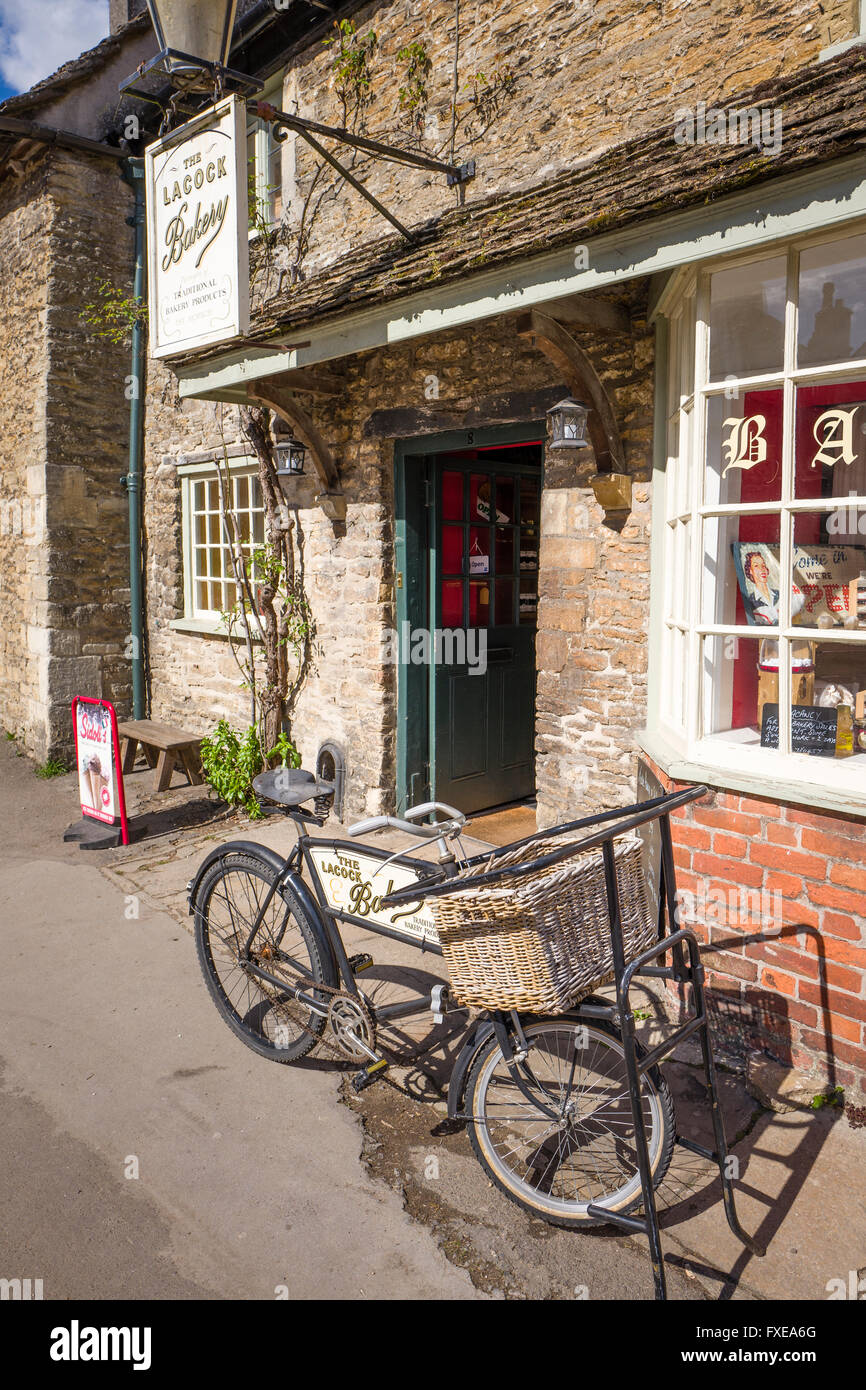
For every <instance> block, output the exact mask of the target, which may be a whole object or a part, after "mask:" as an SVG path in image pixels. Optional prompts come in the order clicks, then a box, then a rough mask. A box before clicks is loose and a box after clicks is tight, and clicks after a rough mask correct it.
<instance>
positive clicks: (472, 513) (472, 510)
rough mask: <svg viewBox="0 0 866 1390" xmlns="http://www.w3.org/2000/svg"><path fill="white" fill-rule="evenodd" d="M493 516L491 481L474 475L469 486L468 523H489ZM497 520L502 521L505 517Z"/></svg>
mask: <svg viewBox="0 0 866 1390" xmlns="http://www.w3.org/2000/svg"><path fill="white" fill-rule="evenodd" d="M493 516H494V506H493V480H492V479H491V478H488V477H486V476H483V475H480V474H477V473H475V474H473V475H472V478H471V480H470V484H469V519H470V521H490V520H491V519H492V518H493ZM497 519H501V520H503V521H504V520H505V517H502V518H497Z"/></svg>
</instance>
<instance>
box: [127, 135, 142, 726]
mask: <svg viewBox="0 0 866 1390" xmlns="http://www.w3.org/2000/svg"><path fill="white" fill-rule="evenodd" d="M122 174H123V178H124V179H125V180H126V182H127V183H128V184H129V185H130V187H131V188H132V189H133V190H134V192H135V212H134V213H133V214H132V216H131V217H127V219H126V221H127V225H128V226H130V227H134V228H135V282H134V287H133V298H134V299H135V301H136V302H139V301H143V300H144V296H145V288H146V277H147V267H146V261H145V255H146V229H145V213H144V160H143V159H140V158H129V159H128V160H127V161H126V162H125V164H124V165H123V166H122ZM144 334H145V328H144V325H143V324H142V323H140V322H136V323H135V324H134V325H133V329H132V380H131V383H130V385H131V394H130V401H129V472H128V473H126V474H125V475H124V477H122V478H121V480H120V481H121V483H122V485H123V486H124V487H125V488H126V495H127V498H128V499H129V594H130V605H129V606H130V625H131V631H132V714H133V718H134V719H144V718H145V690H144V618H143V603H142V577H141V480H142V471H143V470H142V455H143V443H144V440H143V429H142V426H143V423H144V370H145V346H144Z"/></svg>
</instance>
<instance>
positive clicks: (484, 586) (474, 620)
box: [469, 579, 490, 627]
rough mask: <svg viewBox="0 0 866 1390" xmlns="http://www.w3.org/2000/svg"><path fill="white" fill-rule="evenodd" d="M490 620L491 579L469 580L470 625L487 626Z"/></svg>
mask: <svg viewBox="0 0 866 1390" xmlns="http://www.w3.org/2000/svg"><path fill="white" fill-rule="evenodd" d="M489 620H490V581H489V580H487V579H470V581H469V626H470V627H487V624H488V622H489Z"/></svg>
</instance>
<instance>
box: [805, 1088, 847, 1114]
mask: <svg viewBox="0 0 866 1390" xmlns="http://www.w3.org/2000/svg"><path fill="white" fill-rule="evenodd" d="M844 1104H845V1092H844V1090H843V1088H842V1087H841V1086H834V1087H833V1089H832V1091H819V1092H818V1095H816V1096H813V1097H812V1109H813V1110H823V1109H824V1108H825V1107H826V1106H834V1107H835V1108H837V1109H839V1108H840V1107H842V1106H844Z"/></svg>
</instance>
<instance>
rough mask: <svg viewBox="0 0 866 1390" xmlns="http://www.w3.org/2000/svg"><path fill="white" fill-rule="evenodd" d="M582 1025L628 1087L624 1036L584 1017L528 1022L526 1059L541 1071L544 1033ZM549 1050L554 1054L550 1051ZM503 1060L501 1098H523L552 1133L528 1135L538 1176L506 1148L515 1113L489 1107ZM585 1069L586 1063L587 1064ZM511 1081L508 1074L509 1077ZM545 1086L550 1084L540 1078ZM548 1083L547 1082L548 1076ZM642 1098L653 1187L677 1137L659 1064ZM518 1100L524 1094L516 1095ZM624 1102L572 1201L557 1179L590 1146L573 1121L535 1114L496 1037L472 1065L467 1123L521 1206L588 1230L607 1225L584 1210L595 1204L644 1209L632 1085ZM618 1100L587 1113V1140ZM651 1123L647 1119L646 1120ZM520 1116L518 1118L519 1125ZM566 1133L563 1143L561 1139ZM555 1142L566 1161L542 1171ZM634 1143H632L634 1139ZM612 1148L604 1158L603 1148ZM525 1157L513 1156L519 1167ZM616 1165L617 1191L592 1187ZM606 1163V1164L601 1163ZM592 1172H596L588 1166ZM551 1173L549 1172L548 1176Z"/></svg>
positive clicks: (485, 1161)
mask: <svg viewBox="0 0 866 1390" xmlns="http://www.w3.org/2000/svg"><path fill="white" fill-rule="evenodd" d="M577 1028H585V1029H586V1030H587V1045H588V1047H589V1048H592V1049H593V1052H592V1056H593V1059H594V1058H596V1057H597V1055H598V1049H599V1048H601V1049H603V1050H604V1052H605V1053H607V1060H608V1061H616V1063H617V1065H616V1072H617V1073H618V1075H617V1076H616V1078H615V1084H617V1085H619V1084H620V1083H621V1084H622V1087H623V1088H624V1087H625V1065H624V1059H625V1053H624V1049H623V1045H622V1040H621V1038H620V1035H619V1033H618V1032H617V1030H616V1029H614V1028H613V1027H611V1026H608V1025H607V1024H605V1023H601V1022H592V1023H584V1022H582V1021H581V1020H580V1019H575V1018H565V1017H555V1018H549V1019H538V1020H534V1021H533V1022H531V1023H526V1024H525V1025H524V1032H525V1035H526V1039H527V1042H528V1043H529V1045H530V1050H529V1055H528V1058H527V1061H528V1063H529V1065H530V1067H532V1069H533V1071H535V1070H536V1069H537V1067H538V1063H539V1060H540V1056H539V1048H538V1042H539V1036H540V1034H542V1033H544V1032H547V1033H548V1034H551V1033H556V1032H558V1033H561V1034H566V1035H572V1036H573V1035H574V1032H575V1030H576V1029H577ZM548 1055H550V1054H549V1052H548ZM645 1055H646V1053H645V1051H644V1049H643V1048H641V1047H640V1046H638V1057H639V1058H640V1057H641V1056H645ZM497 1059H498V1063H499V1067H500V1069H501V1073H502V1075H501V1078H500V1087H499V1089H500V1091H501V1094H502V1095H503V1096H507V1097H508V1100H507V1104H508V1105H509V1107H511V1108H516V1106H518V1105H520V1104H521V1102H522V1104H523V1105H524V1106H525V1108H526V1116H525V1123H526V1124H530V1125H539V1124H540V1125H544V1126H546V1127H547V1132H545V1133H544V1134H538V1133H536V1134H535V1135H530V1136H529V1138H528V1139H527V1140H524V1141H522V1142H523V1147H525V1148H526V1149H528V1151H529V1158H528V1161H527V1162H526V1163H524V1164H523V1167H524V1168H525V1169H526V1171H527V1173H528V1172H531V1173H532V1175H533V1176H532V1178H527V1176H526V1174H524V1176H523V1177H521V1176H520V1175H519V1173H518V1172H517V1171H514V1170H513V1167H512V1166H510V1164H509V1161H508V1160H507V1157H506V1155H504V1154H503V1152H502V1151H501V1150H502V1137H501V1134H502V1132H503V1131H510V1132H508V1133H506V1136H505V1137H506V1138H507V1139H508V1141H509V1143H510V1141H512V1140H513V1139H515V1138H516V1137H517V1135H516V1134H515V1131H514V1125H515V1117H514V1116H510V1115H505V1116H502V1115H500V1116H498V1117H497V1115H496V1114H495V1113H494V1110H495V1107H491V1103H490V1100H491V1084H492V1083H493V1080H494V1077H495V1075H496V1072H497ZM557 1060H559V1061H562V1062H565V1061H566V1058H564V1057H560V1056H559V1049H558V1048H557ZM584 1070H586V1068H584ZM506 1078H507V1079H506ZM542 1084H544V1083H543V1082H542ZM548 1084H550V1083H549V1080H548ZM553 1084H554V1085H555V1084H560V1087H561V1079H560V1081H559V1082H558V1083H556V1082H555V1083H553ZM642 1096H643V1108H644V1117H645V1129H646V1130H647V1145H648V1149H649V1160H650V1172H651V1174H652V1178H653V1186H654V1187H658V1185H659V1184H660V1183H661V1181H662V1180H663V1178H664V1176H665V1173H666V1172H667V1170H668V1167H669V1165H670V1161H671V1157H672V1154H673V1147H674V1141H675V1137H676V1127H675V1121H674V1108H673V1101H672V1099H671V1095H670V1091H669V1089H668V1086H667V1083H666V1082H665V1080H664V1077H663V1076H662V1075H661V1073H660V1072H659V1070H658V1068H657V1067H652V1068H650V1070H649V1071H648V1072H646V1073H644V1075H643V1078H642ZM515 1097H519V1099H518V1100H515ZM614 1099H616V1100H617V1101H618V1102H619V1113H618V1115H616V1118H614V1117H613V1116H612V1115H610V1116H608V1117H607V1124H608V1125H609V1126H610V1134H609V1141H610V1142H609V1144H608V1145H605V1144H604V1143H603V1142H602V1143H601V1144H598V1145H596V1149H597V1152H596V1153H595V1154H594V1155H592V1156H590V1157H589V1163H588V1165H587V1169H586V1170H585V1172H584V1173H583V1175H582V1186H583V1187H584V1189H585V1197H582V1198H578V1182H577V1180H576V1181H575V1185H574V1199H573V1200H568V1199H567V1198H566V1197H564V1196H560V1195H558V1194H557V1193H554V1192H553V1190H552V1189H553V1186H554V1179H555V1178H556V1177H557V1174H559V1173H561V1171H562V1170H563V1169H564V1168H565V1163H566V1162H569V1163H571V1160H572V1159H574V1158H575V1156H577V1157H578V1159H580V1158H582V1157H583V1156H584V1155H587V1156H588V1150H589V1143H588V1142H583V1143H581V1142H578V1138H577V1136H576V1135H575V1132H574V1131H575V1126H574V1125H572V1126H571V1127H570V1128H569V1127H568V1126H567V1125H566V1123H565V1122H563V1124H562V1125H561V1127H560V1128H559V1130H555V1129H554V1127H553V1126H551V1124H550V1121H549V1120H548V1119H547V1118H546V1117H543V1116H542V1118H541V1119H540V1120H536V1119H533V1118H532V1111H533V1107H532V1106H531V1104H530V1102H529V1101H528V1100H527V1099H526V1098H525V1097H524V1096H523V1095H522V1093H521V1092H519V1090H518V1088H517V1086H516V1085H515V1083H514V1081H513V1080H512V1079H511V1077H510V1074H509V1073H508V1072H507V1070H506V1069H505V1063H504V1059H503V1058H502V1053H501V1051H500V1048H499V1043H498V1042H497V1040H496V1037H495V1036H494V1035H492V1036H491V1037H490V1038H488V1039H487V1040H486V1041H485V1042H484V1043H483V1044H482V1046H481V1048H480V1049H479V1052H478V1055H477V1057H476V1058H475V1061H474V1062H473V1065H472V1069H471V1071H470V1074H469V1079H468V1081H467V1085H466V1111H467V1114H468V1115H469V1116H470V1117H471V1119H470V1124H469V1136H470V1140H471V1143H472V1147H473V1149H474V1150H475V1154H476V1156H477V1158H478V1160H479V1162H480V1163H481V1165H482V1167H483V1168H484V1170H485V1172H486V1173H487V1175H488V1177H489V1178H490V1179H491V1181H492V1182H493V1183H495V1185H496V1186H497V1187H498V1188H499V1189H500V1190H501V1191H502V1192H504V1193H505V1194H506V1196H507V1197H509V1198H510V1199H511V1201H513V1202H516V1203H517V1205H518V1206H521V1207H523V1209H524V1210H525V1211H528V1212H529V1213H530V1214H531V1215H533V1216H535V1217H537V1218H541V1219H542V1220H544V1221H547V1222H549V1223H550V1224H551V1225H554V1226H564V1227H567V1228H570V1229H576V1228H578V1227H580V1228H587V1227H590V1226H601V1225H605V1224H608V1223H605V1222H604V1221H603V1219H602V1218H600V1217H595V1216H589V1215H588V1214H587V1212H586V1208H587V1207H588V1206H589V1205H590V1204H597V1205H599V1206H605V1207H607V1208H608V1209H609V1210H610V1211H613V1212H616V1213H617V1214H619V1215H627V1214H628V1213H629V1212H632V1211H634V1210H635V1208H637V1207H638V1206H640V1204H641V1202H642V1200H643V1197H642V1191H641V1185H640V1173H639V1170H638V1166H637V1155H636V1152H634V1151H629V1149H628V1145H627V1141H626V1138H625V1135H626V1133H627V1132H628V1131H630V1132H631V1133H632V1136H633V1132H634V1131H633V1126H632V1121H631V1107H630V1103H629V1098H628V1091H627V1089H623V1090H622V1092H621V1093H620V1094H619V1095H617V1096H616V1097H614ZM612 1103H613V1100H610V1101H607V1102H605V1103H604V1105H602V1106H596V1107H595V1110H594V1111H592V1112H590V1113H589V1114H588V1115H585V1116H584V1121H583V1125H582V1126H578V1127H580V1128H582V1129H583V1139H584V1140H587V1139H588V1137H589V1136H590V1135H591V1134H592V1130H591V1129H590V1128H589V1126H588V1121H589V1120H592V1119H593V1118H594V1115H595V1114H597V1113H598V1112H599V1111H600V1110H602V1109H605V1108H607V1107H608V1106H609V1105H611V1104H612ZM535 1114H540V1112H539V1111H535ZM579 1115H580V1105H579V1104H578V1106H577V1116H578V1117H579ZM647 1121H649V1123H647ZM519 1122H520V1121H518V1123H519ZM605 1128H606V1122H605V1121H597V1122H596V1125H595V1135H596V1137H597V1138H603V1136H604V1132H605ZM563 1133H566V1138H565V1140H562V1139H560V1138H559V1137H556V1138H555V1139H554V1135H557V1136H560V1135H562V1134H563ZM551 1140H553V1141H554V1142H555V1143H556V1146H557V1153H558V1154H559V1153H560V1152H561V1157H562V1160H563V1162H560V1163H558V1164H556V1165H554V1164H553V1157H551V1158H550V1159H549V1160H548V1161H547V1162H546V1164H545V1167H544V1169H543V1172H542V1175H541V1176H539V1162H540V1159H539V1158H537V1157H536V1155H540V1156H541V1158H545V1157H546V1154H545V1151H546V1150H549V1148H550V1144H551ZM632 1142H633V1141H632ZM518 1147H519V1145H518V1146H517V1147H515V1146H514V1145H512V1146H511V1150H510V1152H513V1153H515V1154H516V1153H517V1152H518ZM605 1148H607V1154H606V1156H605V1154H604V1150H605ZM519 1162H520V1160H516V1161H515V1167H516V1165H517V1163H519ZM605 1163H607V1164H608V1165H610V1164H611V1163H614V1164H615V1165H618V1167H619V1169H620V1170H621V1173H620V1175H621V1179H622V1180H621V1181H620V1182H619V1183H618V1184H617V1185H614V1186H613V1187H612V1188H611V1190H609V1191H604V1190H593V1189H599V1188H603V1187H604V1180H603V1179H602V1176H601V1174H602V1172H603V1171H604V1164H605ZM599 1164H601V1168H600V1167H599ZM577 1169H578V1164H577V1163H574V1164H571V1171H572V1173H573V1174H574V1176H575V1179H577ZM590 1170H592V1171H590ZM548 1174H550V1177H549V1178H548ZM542 1178H543V1180H544V1181H547V1182H548V1183H549V1188H550V1190H548V1191H547V1192H544V1191H542V1190H541V1182H542Z"/></svg>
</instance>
